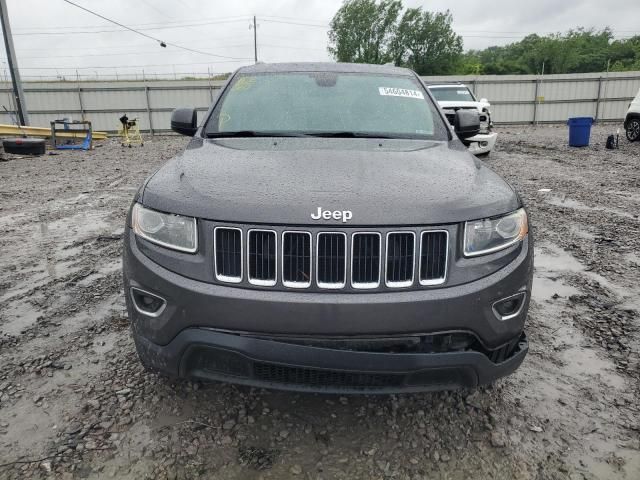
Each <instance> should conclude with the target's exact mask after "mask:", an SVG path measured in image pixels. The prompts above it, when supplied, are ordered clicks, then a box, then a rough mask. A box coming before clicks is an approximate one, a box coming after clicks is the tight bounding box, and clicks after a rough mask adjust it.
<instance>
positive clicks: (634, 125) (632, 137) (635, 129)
mask: <svg viewBox="0 0 640 480" xmlns="http://www.w3.org/2000/svg"><path fill="white" fill-rule="evenodd" d="M626 130H627V140H629V141H630V142H636V141H638V140H640V118H632V119H631V120H629V122H627V129H626Z"/></svg>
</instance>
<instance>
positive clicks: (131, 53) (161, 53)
mask: <svg viewBox="0 0 640 480" xmlns="http://www.w3.org/2000/svg"><path fill="white" fill-rule="evenodd" d="M249 46H253V44H252V43H246V42H245V43H234V44H226V45H218V48H236V47H249ZM269 46H274V47H277V46H279V45H269ZM283 47H284V46H283ZM284 48H289V47H284ZM292 48H293V47H292ZM39 50H42V49H39ZM310 50H314V49H310ZM166 54H167V53H166V52H163V51H158V50H147V51H133V52H132V51H127V52H116V53H85V54H82V55H20V59H25V58H27V59H34V60H35V59H45V58H85V57H126V56H130V55H166ZM0 60H6V59H4V58H0Z"/></svg>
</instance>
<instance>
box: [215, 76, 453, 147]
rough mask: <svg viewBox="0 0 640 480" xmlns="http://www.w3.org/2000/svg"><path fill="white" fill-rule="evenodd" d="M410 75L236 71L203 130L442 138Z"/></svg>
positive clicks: (431, 107)
mask: <svg viewBox="0 0 640 480" xmlns="http://www.w3.org/2000/svg"><path fill="white" fill-rule="evenodd" d="M423 92H424V90H423V88H422V85H421V84H420V82H419V81H418V80H417V79H415V78H413V77H410V76H397V75H379V74H362V73H333V72H285V73H259V74H239V75H236V76H235V78H234V79H233V81H232V83H231V84H230V85H229V87H228V88H227V89H226V90H225V93H224V96H223V98H222V99H221V100H220V101H219V102H218V104H217V105H216V107H215V109H214V111H213V113H212V115H211V117H210V118H209V120H208V122H207V125H206V126H205V130H204V133H205V135H206V136H209V137H216V136H217V137H220V136H278V135H285V136H286V135H314V136H327V137H331V136H353V137H360V136H362V137H379V138H420V139H437V140H446V139H447V138H448V136H447V130H446V127H445V125H444V123H443V122H442V120H441V118H440V117H439V116H438V114H437V111H436V109H435V106H434V105H433V104H432V102H431V101H430V100H429V99H428V98H427V97H426V96H425V95H424V93H423Z"/></svg>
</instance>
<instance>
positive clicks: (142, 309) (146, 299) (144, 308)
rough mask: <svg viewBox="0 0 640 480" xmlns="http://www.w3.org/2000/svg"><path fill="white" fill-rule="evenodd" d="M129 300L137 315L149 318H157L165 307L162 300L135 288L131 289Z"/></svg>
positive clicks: (165, 303)
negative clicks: (140, 314)
mask: <svg viewBox="0 0 640 480" xmlns="http://www.w3.org/2000/svg"><path fill="white" fill-rule="evenodd" d="M131 300H132V301H133V305H134V307H135V308H136V310H137V311H138V312H139V313H142V314H143V315H147V316H149V317H158V316H159V315H160V314H161V313H162V312H163V311H164V309H165V307H166V306H167V301H166V300H165V299H164V298H162V297H160V296H158V295H155V294H153V293H151V292H147V291H146V290H142V289H140V288H136V287H131Z"/></svg>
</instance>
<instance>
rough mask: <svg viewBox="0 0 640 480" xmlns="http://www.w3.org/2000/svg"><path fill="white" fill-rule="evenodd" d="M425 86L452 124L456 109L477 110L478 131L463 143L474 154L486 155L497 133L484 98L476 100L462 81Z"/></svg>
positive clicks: (489, 106)
mask: <svg viewBox="0 0 640 480" xmlns="http://www.w3.org/2000/svg"><path fill="white" fill-rule="evenodd" d="M427 88H428V89H429V91H430V92H431V94H432V95H433V96H434V97H435V99H436V100H437V101H438V103H439V104H440V107H441V108H442V110H443V111H444V113H445V115H446V116H447V120H449V123H451V124H452V125H453V119H454V118H455V115H456V111H458V110H460V109H471V110H478V113H479V114H480V133H479V134H478V135H476V136H474V137H471V138H468V139H466V140H465V145H467V147H468V148H469V151H470V152H471V153H473V154H474V155H488V154H489V152H491V150H492V149H493V146H494V145H495V144H496V139H497V137H498V134H497V133H495V132H493V131H492V129H493V122H492V121H491V110H490V108H491V104H489V101H488V100H487V99H486V98H481V99H480V101H478V100H477V99H476V97H475V95H474V94H473V93H472V92H471V90H469V89H468V88H467V86H466V85H464V84H462V83H446V84H431V85H427Z"/></svg>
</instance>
